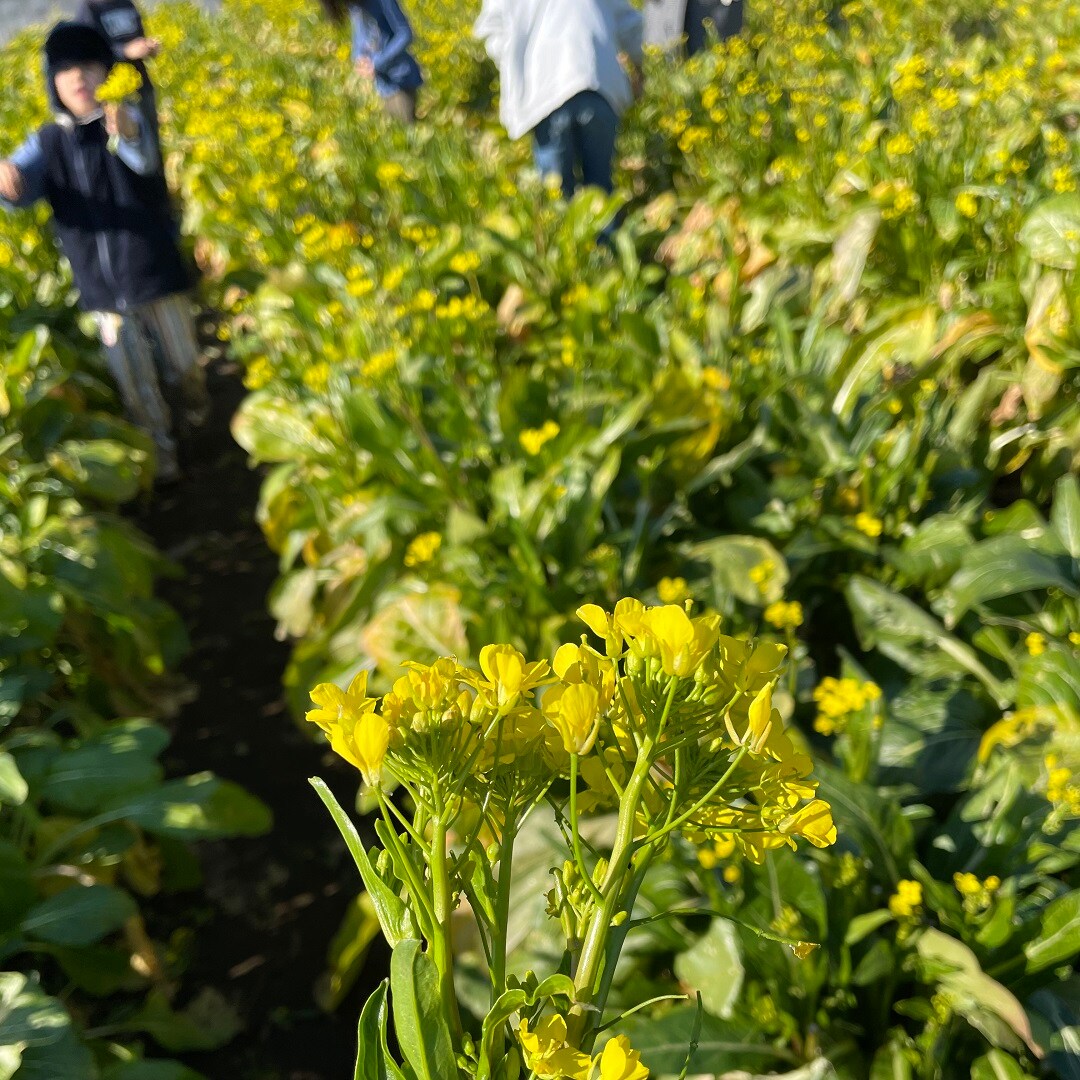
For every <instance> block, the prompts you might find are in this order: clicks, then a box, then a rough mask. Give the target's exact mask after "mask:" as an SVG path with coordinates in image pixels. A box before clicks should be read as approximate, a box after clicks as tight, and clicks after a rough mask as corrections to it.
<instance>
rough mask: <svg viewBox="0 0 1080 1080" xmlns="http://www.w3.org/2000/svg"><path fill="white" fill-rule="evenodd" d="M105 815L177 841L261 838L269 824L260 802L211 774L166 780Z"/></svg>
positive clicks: (269, 818) (269, 821)
mask: <svg viewBox="0 0 1080 1080" xmlns="http://www.w3.org/2000/svg"><path fill="white" fill-rule="evenodd" d="M109 816H110V817H111V818H112V819H113V820H116V821H120V820H124V819H126V820H128V821H131V822H133V823H134V824H136V825H139V826H141V827H142V828H144V829H146V831H147V832H150V833H154V834H155V835H157V836H171V837H175V838H176V839H178V840H223V839H225V838H227V837H231V836H263V835H264V834H265V833H267V832H269V831H270V827H271V825H272V824H273V819H272V817H271V815H270V810H269V809H268V808H267V807H266V805H265V804H264V803H262V802H260V801H259V800H258V799H256V798H255V796H253V795H249V794H248V793H247V792H246V791H244V789H243V788H242V787H239V786H238V785H237V784H233V783H230V782H229V781H228V780H219V779H218V778H217V777H216V776H213V775H212V774H211V773H197V774H196V775H194V776H188V777H185V778H183V779H182V780H172V781H170V782H169V783H167V784H163V785H162V786H161V787H160V788H158V789H156V790H155V791H150V792H147V793H146V794H145V795H140V796H138V797H137V798H135V799H133V800H131V801H130V802H125V803H123V804H122V805H121V806H118V807H115V808H113V809H112V810H110V811H109Z"/></svg>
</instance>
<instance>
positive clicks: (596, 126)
mask: <svg viewBox="0 0 1080 1080" xmlns="http://www.w3.org/2000/svg"><path fill="white" fill-rule="evenodd" d="M574 104H575V110H574V126H573V133H574V140H573V141H574V156H575V157H576V158H577V160H578V162H579V163H580V166H581V179H582V182H583V183H584V184H585V186H586V187H598V188H601V189H602V190H604V191H606V192H609V193H610V192H611V191H612V190H614V187H615V184H614V181H613V179H612V166H613V163H614V160H615V136H616V134H617V133H618V129H619V118H618V116H616V114H615V110H614V109H613V108H612V107H611V105H610V104H609V103H608V100H607V98H605V97H604V96H603V94H598V93H596V92H595V91H593V90H589V91H587V92H586V93H584V94H579V95H578V96H577V97H576V98H575V99H574Z"/></svg>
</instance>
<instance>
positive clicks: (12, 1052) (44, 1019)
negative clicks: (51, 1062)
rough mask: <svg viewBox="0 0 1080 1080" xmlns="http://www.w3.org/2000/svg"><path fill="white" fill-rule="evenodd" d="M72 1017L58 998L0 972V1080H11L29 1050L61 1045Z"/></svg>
mask: <svg viewBox="0 0 1080 1080" xmlns="http://www.w3.org/2000/svg"><path fill="white" fill-rule="evenodd" d="M70 1027H71V1017H70V1016H68V1013H67V1010H66V1009H65V1008H64V1006H63V1005H61V1004H60V1002H59V1001H57V1000H56V998H52V997H49V995H48V994H46V993H45V992H44V991H43V990H42V989H41V988H40V987H39V986H38V984H37V983H36V982H32V981H31V980H30V979H28V978H27V977H26V976H25V975H23V974H21V973H19V972H15V971H0V1080H11V1078H12V1077H13V1076H14V1075H15V1073H16V1072H17V1071H18V1069H19V1064H20V1062H21V1060H22V1057H23V1054H24V1053H25V1051H26V1050H27V1048H28V1047H34V1046H47V1045H48V1044H49V1043H54V1042H58V1041H59V1040H60V1039H61V1038H62V1037H63V1036H64V1034H65V1032H67V1031H68V1030H70Z"/></svg>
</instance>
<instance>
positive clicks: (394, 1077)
mask: <svg viewBox="0 0 1080 1080" xmlns="http://www.w3.org/2000/svg"><path fill="white" fill-rule="evenodd" d="M389 986H390V980H389V979H383V981H382V982H381V983H379V985H378V987H377V988H376V989H375V992H374V993H373V994H372V995H371V997H369V998H368V999H367V1002H366V1004H365V1005H364V1008H363V1009H362V1010H361V1012H360V1022H359V1024H358V1026H357V1055H356V1072H355V1073H354V1080H405V1074H404V1073H403V1072H402V1071H401V1069H400V1068H399V1067H398V1065H397V1063H396V1062H395V1061H394V1060H393V1058H391V1057H390V1055H389V1054H388V1053H387V1050H386V1041H387V1040H386V1022H387V1013H388V1010H387V1007H386V993H387V990H388V988H389Z"/></svg>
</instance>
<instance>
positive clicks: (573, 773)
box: [570, 754, 604, 904]
mask: <svg viewBox="0 0 1080 1080" xmlns="http://www.w3.org/2000/svg"><path fill="white" fill-rule="evenodd" d="M577 774H578V756H577V754H571V755H570V840H571V844H572V847H573V849H574V862H575V863H577V868H578V873H579V874H580V875H581V880H582V881H583V882H584V883H585V887H586V888H587V889H588V890H589V892H590V893H592V897H593V899H594V900H595V901H596V902H597V903H598V904H602V903H603V902H604V897H603V896H602V895H601V893H600V890H599V889H598V888H597V887H596V883H595V882H594V881H593V879H592V874H590V873H589V868H588V867H587V866H586V865H585V858H584V856H583V855H582V853H581V831H580V830H579V829H578V812H577Z"/></svg>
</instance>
